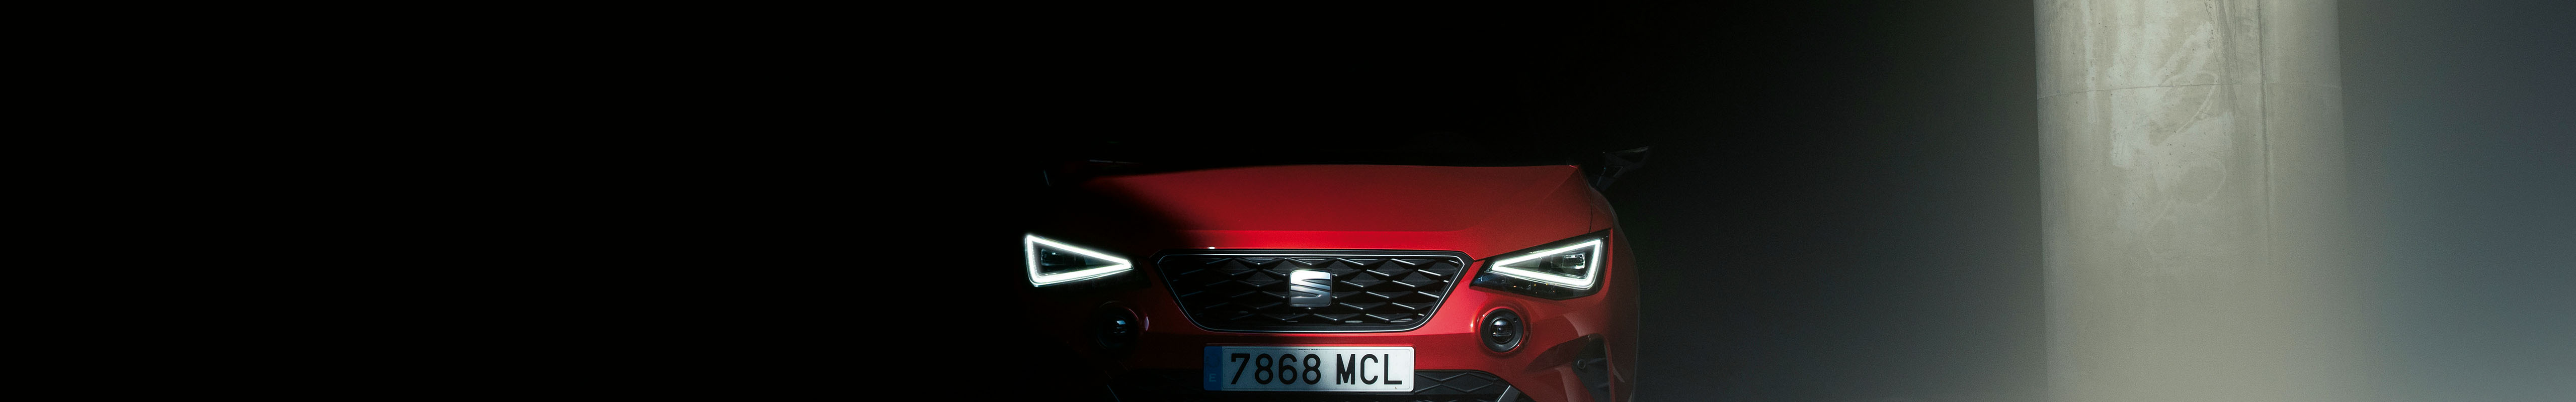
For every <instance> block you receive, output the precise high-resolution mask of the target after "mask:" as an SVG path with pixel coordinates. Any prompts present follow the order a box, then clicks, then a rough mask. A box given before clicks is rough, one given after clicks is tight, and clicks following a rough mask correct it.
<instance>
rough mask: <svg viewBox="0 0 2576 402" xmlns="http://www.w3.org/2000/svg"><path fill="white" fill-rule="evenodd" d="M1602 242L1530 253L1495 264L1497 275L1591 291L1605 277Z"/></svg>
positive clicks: (1596, 241) (1591, 241)
mask: <svg viewBox="0 0 2576 402" xmlns="http://www.w3.org/2000/svg"><path fill="white" fill-rule="evenodd" d="M1600 266H1601V239H1599V238H1594V239H1591V240H1585V241H1583V242H1579V243H1574V244H1573V245H1567V246H1562V247H1556V248H1551V249H1547V250H1543V251H1538V252H1530V253H1526V254H1521V255H1519V256H1514V257H1511V258H1505V259H1500V260H1495V261H1494V265H1493V267H1492V268H1491V269H1493V271H1494V273H1501V274H1505V275H1511V276H1513V277H1518V278H1522V279H1529V280H1536V281H1541V282H1547V283H1548V284H1554V285H1558V286H1565V287H1571V288H1575V289H1589V288H1592V284H1593V283H1594V282H1597V280H1595V279H1596V278H1599V277H1600V276H1601V275H1599V274H1598V272H1599V271H1600V270H1601V269H1599V268H1600Z"/></svg>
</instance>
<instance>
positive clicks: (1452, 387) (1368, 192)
mask: <svg viewBox="0 0 2576 402" xmlns="http://www.w3.org/2000/svg"><path fill="white" fill-rule="evenodd" d="M1049 200H1050V201H1047V202H1044V207H1045V208H1046V210H1045V211H1044V212H1042V213H1040V216H1043V217H1042V218H1040V219H1038V221H1036V222H1034V223H1033V224H1030V225H1029V226H1028V230H1027V233H1026V234H1025V235H1024V236H1023V237H1022V244H1021V251H1022V252H1023V253H1024V254H1025V255H1024V256H1025V258H1023V262H1024V263H1025V264H1024V265H1025V266H1022V267H1020V268H1023V269H1025V271H1026V273H1027V274H1026V278H1027V279H1028V280H1027V282H1026V283H1022V284H1020V285H1019V286H1017V287H1018V288H1020V289H1022V290H1023V291H1021V292H1019V293H1020V294H1019V297H1020V300H1019V302H1018V305H1020V306H1021V307H1022V308H1023V311H1021V312H1022V313H1023V315H1022V316H1023V317H1025V319H1027V320H1029V321H1031V322H1029V324H1030V326H1029V328H1035V330H1036V331H1038V333H1039V334H1040V335H1039V336H1040V337H1041V338H1043V339H1045V343H1046V345H1044V346H1042V347H1036V348H1031V349H1029V350H1028V351H1027V352H1026V354H1027V355H1028V358H1027V359H1025V361H1026V362H1027V363H1028V364H1030V365H1033V366H1035V367H1041V368H1044V369H1043V370H1041V371H1042V372H1048V373H1054V374H1053V375H1052V376H1051V378H1049V380H1050V381H1049V382H1047V384H1052V386H1061V387H1065V388H1067V389H1065V390H1064V391H1065V392H1066V393H1067V395H1102V396H1106V397H1107V398H1108V399H1114V400H1122V401H1139V400H1143V401H1165V400H1172V401H1202V400H1205V401H1224V400H1279V401H1302V400H1400V401H1415V400H1458V401H1517V400H1527V401H1534V402H1560V401H1567V402H1572V401H1596V402H1607V401H1626V400H1628V399H1629V397H1628V395H1629V394H1630V392H1631V390H1630V388H1631V387H1632V386H1633V384H1634V382H1635V376H1636V369H1635V367H1636V364H1635V361H1636V326H1637V318H1636V317H1637V314H1636V312H1637V288H1638V285H1637V281H1638V280H1639V279H1638V275H1637V272H1636V268H1635V267H1634V266H1633V264H1632V263H1630V262H1629V261H1632V260H1633V258H1632V257H1631V255H1632V254H1631V252H1630V251H1629V249H1628V247H1627V246H1626V244H1627V242H1626V240H1625V239H1624V238H1623V237H1622V233H1621V232H1620V230H1618V228H1617V224H1616V221H1617V217H1616V215H1615V214H1614V213H1613V212H1612V210H1611V208H1610V205H1609V203H1608V202H1607V201H1605V200H1604V199H1602V197H1601V195H1600V193H1599V192H1598V191H1597V190H1596V189H1595V188H1594V187H1593V186H1591V185H1589V184H1588V183H1587V178H1586V176H1585V175H1584V173H1583V171H1582V170H1581V169H1580V168H1577V167H1574V166H1564V165H1557V166H1535V167H1431V166H1391V165H1302V166H1265V167H1245V168H1225V169H1207V170H1192V171H1180V172H1165V173H1152V174H1142V175H1119V176H1103V177H1099V178H1093V179H1090V180H1087V181H1083V182H1082V183H1080V184H1078V185H1072V186H1068V187H1067V189H1065V190H1064V191H1062V192H1060V193H1059V194H1057V195H1055V196H1054V198H1051V199H1049Z"/></svg>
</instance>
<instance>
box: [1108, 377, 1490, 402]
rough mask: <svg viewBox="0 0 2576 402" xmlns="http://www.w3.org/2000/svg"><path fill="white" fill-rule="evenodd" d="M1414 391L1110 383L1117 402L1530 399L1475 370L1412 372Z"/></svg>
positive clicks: (1177, 380)
mask: <svg viewBox="0 0 2576 402" xmlns="http://www.w3.org/2000/svg"><path fill="white" fill-rule="evenodd" d="M1413 384H1414V385H1413V392H1245V391H1207V390H1205V389H1204V388H1205V385H1202V383H1201V382H1200V380H1199V372H1198V371H1196V370H1136V371H1133V372H1129V373H1128V374H1127V375H1124V376H1120V377H1119V378H1118V379H1117V380H1116V381H1114V382H1112V385H1111V386H1110V390H1111V391H1113V392H1116V393H1117V394H1118V400H1121V401H1155V402H1213V401H1229V402H1232V401H1263V402H1273V401H1275V402H1492V401H1498V400H1504V398H1503V397H1504V396H1505V395H1510V396H1512V397H1511V398H1510V401H1516V402H1529V401H1530V398H1529V396H1528V395H1522V394H1521V393H1520V392H1518V391H1515V390H1513V389H1512V385H1511V384H1510V383H1506V382H1503V378H1502V377H1498V376H1495V375H1493V374H1490V373H1486V372H1483V371H1474V370H1414V371H1413Z"/></svg>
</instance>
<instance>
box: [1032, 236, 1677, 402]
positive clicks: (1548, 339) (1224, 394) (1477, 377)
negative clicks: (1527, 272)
mask: <svg viewBox="0 0 2576 402" xmlns="http://www.w3.org/2000/svg"><path fill="white" fill-rule="evenodd" d="M1612 241H1613V246H1612V252H1613V255H1612V257H1611V258H1610V260H1608V261H1605V264H1604V266H1605V267H1606V270H1605V271H1604V274H1605V277H1604V278H1603V286H1605V287H1603V288H1602V290H1601V291H1600V292H1599V293H1597V294H1593V295H1589V296H1583V297H1576V298H1572V299H1566V300H1549V299H1545V298H1539V297H1531V296H1527V295H1521V294H1517V293H1512V292H1509V291H1504V290H1498V289H1492V288H1485V287H1479V286H1475V285H1472V284H1469V283H1465V282H1466V281H1467V279H1468V278H1473V277H1475V276H1474V275H1476V274H1479V273H1481V271H1482V270H1483V269H1484V264H1485V263H1486V262H1487V261H1484V260H1476V261H1474V263H1472V264H1471V266H1470V267H1469V268H1468V269H1467V270H1466V271H1465V274H1464V276H1462V277H1461V278H1460V279H1459V281H1460V282H1461V283H1458V284H1457V286H1456V287H1455V288H1453V289H1452V290H1451V291H1450V292H1449V294H1448V296H1447V297H1445V298H1444V299H1443V300H1441V304H1440V306H1439V308H1438V311H1437V312H1436V313H1434V314H1432V315H1431V316H1430V317H1429V318H1428V319H1427V320H1425V321H1426V322H1423V323H1422V325H1421V326H1419V327H1416V328H1413V329H1410V330H1403V331H1391V332H1300V333H1278V332H1233V331H1216V330H1210V329H1207V328H1204V327H1201V326H1200V325H1197V324H1195V323H1194V322H1192V320H1191V319H1190V318H1188V316H1187V315H1185V313H1184V312H1183V309H1182V307H1181V306H1180V304H1179V303H1178V302H1176V301H1175V300H1174V295H1173V294H1172V293H1171V292H1170V290H1169V287H1168V286H1167V285H1166V284H1165V281H1164V278H1163V277H1161V275H1162V274H1163V271H1162V269H1161V267H1159V266H1151V265H1145V266H1138V269H1136V270H1135V271H1134V272H1133V273H1132V274H1129V276H1131V277H1126V278H1116V279H1114V280H1104V282H1105V283H1102V284H1099V285H1094V286H1087V288H1067V289H1048V290H1047V291H1039V292H1032V293H1031V294H1030V295H1029V297H1028V298H1027V299H1026V300H1025V301H1026V303H1025V305H1027V306H1028V307H1029V310H1028V312H1029V313H1030V314H1031V315H1030V317H1031V318H1032V319H1034V320H1036V321H1039V322H1040V324H1039V325H1038V329H1040V330H1041V331H1043V332H1044V333H1045V334H1046V336H1047V337H1048V338H1049V339H1050V341H1051V342H1052V343H1053V344H1054V345H1055V347H1057V348H1060V350H1062V351H1064V352H1065V354H1067V355H1069V356H1066V357H1071V358H1072V359H1074V360H1075V361H1078V362H1079V363H1080V364H1082V365H1084V366H1085V368H1087V369H1086V370H1082V371H1083V373H1085V376H1084V377H1082V378H1081V379H1080V381H1078V382H1079V384H1068V385H1067V386H1071V387H1078V388H1083V389H1091V390H1105V392H1108V393H1112V394H1115V395H1116V397H1117V398H1118V400H1122V401H1136V400H1147V401H1163V400H1173V401H1198V400H1208V401H1218V400H1223V401H1232V400H1253V401H1321V400H1341V401H1370V400H1404V401H1413V400H1462V401H1463V400H1478V401H1496V400H1502V401H1516V400H1528V401H1532V402H1561V401H1563V402H1574V401H1614V400H1625V399H1626V394H1627V388H1628V386H1629V384H1632V383H1633V381H1634V380H1633V376H1634V373H1633V372H1632V371H1633V369H1632V368H1633V367H1634V363H1633V358H1634V345H1633V342H1634V339H1635V337H1634V332H1635V330H1634V327H1635V322H1636V321H1635V315H1634V312H1635V297H1636V295H1635V285H1634V279H1633V278H1631V277H1625V276H1623V275H1622V273H1623V272H1625V271H1626V270H1625V269H1623V268H1622V267H1621V265H1623V263H1622V261H1623V260H1626V259H1627V258H1626V257H1627V255H1626V252H1625V248H1626V247H1624V246H1623V245H1621V244H1617V242H1618V239H1617V238H1612ZM1141 259H1144V260H1148V261H1150V260H1153V258H1141ZM1149 263H1150V262H1149ZM1503 309H1509V310H1511V311H1513V312H1514V313H1517V314H1519V315H1520V316H1521V317H1522V322H1523V323H1524V324H1523V325H1524V328H1525V330H1526V331H1525V332H1524V335H1523V338H1522V341H1521V342H1520V344H1519V345H1518V346H1516V347H1513V348H1511V349H1508V350H1503V351H1495V350H1491V349H1489V348H1487V347H1486V346H1485V345H1484V343H1483V342H1482V339H1481V338H1480V334H1479V333H1478V326H1479V325H1478V324H1479V323H1480V322H1481V321H1482V320H1483V319H1484V318H1485V317H1487V316H1488V314H1491V313H1493V312H1494V311H1497V310H1503ZM1122 313H1123V314H1132V316H1133V317H1136V318H1137V321H1138V325H1139V329H1140V330H1139V331H1137V334H1136V335H1135V336H1134V337H1133V339H1132V340H1127V341H1123V342H1102V341H1100V340H1101V335H1100V334H1099V332H1100V331H1099V330H1098V329H1097V328H1099V325H1097V324H1096V322H1095V321H1097V320H1098V318H1099V317H1102V316H1105V315H1113V314H1122ZM1209 345H1310V346H1407V347H1412V348H1413V349H1414V367H1413V369H1414V371H1415V377H1416V381H1417V382H1416V384H1417V385H1416V386H1415V388H1414V391H1413V392H1408V393H1370V392H1244V391H1221V392H1220V391H1204V390H1200V389H1199V388H1200V384H1201V383H1200V382H1199V380H1198V376H1199V374H1200V373H1201V370H1202V367H1201V365H1202V364H1203V362H1204V360H1203V356H1201V354H1202V353H1203V351H1204V350H1205V348H1206V347H1207V346H1209Z"/></svg>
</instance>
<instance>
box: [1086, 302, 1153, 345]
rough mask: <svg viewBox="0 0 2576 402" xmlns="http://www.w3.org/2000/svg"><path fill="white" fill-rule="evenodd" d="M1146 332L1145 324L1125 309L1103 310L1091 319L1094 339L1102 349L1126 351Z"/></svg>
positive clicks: (1110, 308)
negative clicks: (1139, 334)
mask: <svg viewBox="0 0 2576 402" xmlns="http://www.w3.org/2000/svg"><path fill="white" fill-rule="evenodd" d="M1144 331H1145V322H1144V321H1143V320H1138V319H1136V313H1133V312H1128V311H1127V309H1125V308H1117V307H1109V308H1102V309H1100V313H1099V314H1093V316H1092V318H1091V333H1092V339H1093V340H1094V341H1097V342H1099V344H1100V348H1102V349H1112V350H1115V349H1125V348H1127V346H1129V345H1134V344H1136V334H1137V333H1139V332H1144Z"/></svg>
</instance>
